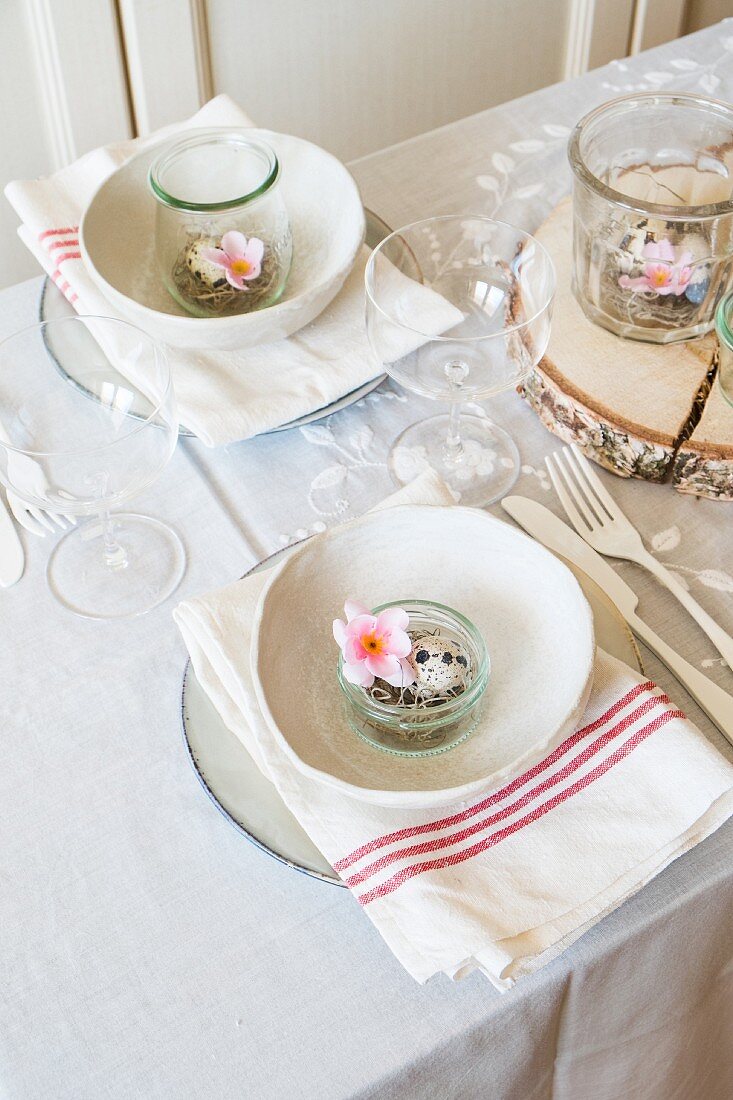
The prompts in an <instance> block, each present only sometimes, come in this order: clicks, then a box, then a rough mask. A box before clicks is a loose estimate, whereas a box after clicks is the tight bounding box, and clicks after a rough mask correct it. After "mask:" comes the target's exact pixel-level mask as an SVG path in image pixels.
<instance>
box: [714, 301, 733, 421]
mask: <svg viewBox="0 0 733 1100" xmlns="http://www.w3.org/2000/svg"><path fill="white" fill-rule="evenodd" d="M715 331H716V333H717V335H718V347H719V351H718V356H719V358H718V383H719V385H720V389H721V391H722V393H723V396H724V397H725V399H726V401H728V402H729V403H730V404H731V405H733V293H731V294H726V296H725V298H722V299H721V302H720V305H719V306H718V312H717V314H716V315H715Z"/></svg>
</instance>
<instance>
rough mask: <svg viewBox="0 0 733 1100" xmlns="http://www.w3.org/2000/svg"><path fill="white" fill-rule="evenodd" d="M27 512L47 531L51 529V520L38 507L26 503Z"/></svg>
mask: <svg viewBox="0 0 733 1100" xmlns="http://www.w3.org/2000/svg"><path fill="white" fill-rule="evenodd" d="M28 512H29V513H30V515H32V516H33V519H34V520H36V522H37V523H40V524H41V526H42V527H45V528H46V530H47V531H53V529H54V528H53V524H52V523H51V520H50V519H49V518H48V517H47V516H46V514H45V513H44V512H42V511H41V509H40V508H36V507H35V506H34V505H30V504H29V505H28Z"/></svg>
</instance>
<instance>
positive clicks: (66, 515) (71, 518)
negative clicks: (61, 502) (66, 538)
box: [61, 512, 76, 527]
mask: <svg viewBox="0 0 733 1100" xmlns="http://www.w3.org/2000/svg"><path fill="white" fill-rule="evenodd" d="M61 514H62V516H63V517H64V519H66V520H68V521H69V523H70V524H71V526H72V527H76V516H70V515H69V513H68V512H62V513H61Z"/></svg>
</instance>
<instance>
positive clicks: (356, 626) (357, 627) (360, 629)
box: [346, 614, 377, 638]
mask: <svg viewBox="0 0 733 1100" xmlns="http://www.w3.org/2000/svg"><path fill="white" fill-rule="evenodd" d="M376 622H377V620H376V619H375V618H374V616H373V615H368V614H367V615H357V616H356V618H355V619H349V622H348V625H347V627H346V633H347V634H348V635H349V637H350V638H360V637H361V636H362V634H372V633H373V631H374V627H375V625H376Z"/></svg>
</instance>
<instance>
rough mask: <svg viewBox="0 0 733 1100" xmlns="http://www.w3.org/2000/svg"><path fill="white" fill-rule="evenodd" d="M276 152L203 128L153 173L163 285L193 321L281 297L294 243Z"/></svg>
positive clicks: (171, 149) (241, 134) (171, 148)
mask: <svg viewBox="0 0 733 1100" xmlns="http://www.w3.org/2000/svg"><path fill="white" fill-rule="evenodd" d="M279 180H280V164H279V162H278V159H277V156H276V155H275V153H274V151H273V150H272V149H271V148H270V147H269V145H266V144H265V142H263V141H260V140H259V138H253V137H249V136H248V134H247V131H246V130H230V129H217V130H198V131H196V132H195V133H194V134H193V135H189V136H188V137H185V138H182V139H181V140H179V141H175V142H173V143H172V144H171V145H168V146H166V148H165V149H164V150H163V151H162V152H161V153H160V154H159V156H158V157H157V158H156V159H155V161H154V162H153V164H152V165H151V168H150V174H149V183H150V188H151V190H152V192H153V195H154V196H155V198H156V200H157V208H156V220H155V253H156V259H157V263H158V269H159V271H160V274H161V277H162V279H163V282H164V283H165V286H166V288H167V289H168V291H169V292H170V294H171V295H172V296H173V298H175V300H176V301H177V302H178V303H179V305H181V306H183V308H184V309H185V310H187V311H188V312H189V313H193V314H194V316H196V317H228V316H231V315H232V314H237V313H249V312H251V311H253V310H256V309H264V308H265V307H266V306H270V305H272V304H273V302H276V301H277V300H278V298H279V297H280V295H281V294H282V292H283V289H284V287H285V282H286V280H287V277H288V272H289V271H290V262H291V259H292V252H293V242H292V235H291V232H290V222H289V220H288V212H287V209H286V207H285V203H284V201H283V197H282V192H281V188H280V187H279Z"/></svg>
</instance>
